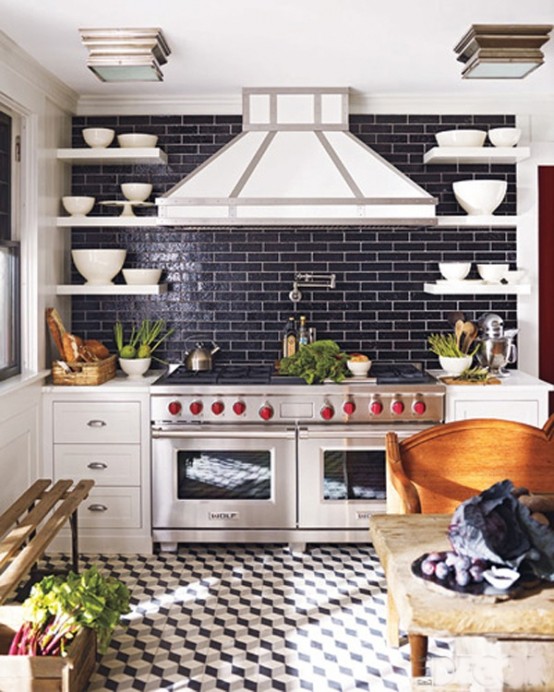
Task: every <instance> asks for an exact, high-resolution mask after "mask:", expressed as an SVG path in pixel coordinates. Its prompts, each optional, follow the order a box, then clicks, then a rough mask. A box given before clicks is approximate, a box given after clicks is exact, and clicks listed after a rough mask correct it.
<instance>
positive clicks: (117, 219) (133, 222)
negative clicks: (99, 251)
mask: <svg viewBox="0 0 554 692" xmlns="http://www.w3.org/2000/svg"><path fill="white" fill-rule="evenodd" d="M159 225H160V222H159V219H158V217H157V216H58V218H57V219H56V226H61V227H64V228H85V227H87V228H90V227H96V228H102V227H103V226H135V227H136V226H152V227H154V226H159Z"/></svg>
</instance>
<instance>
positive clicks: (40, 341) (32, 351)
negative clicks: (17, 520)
mask: <svg viewBox="0 0 554 692" xmlns="http://www.w3.org/2000/svg"><path fill="white" fill-rule="evenodd" d="M0 103H2V105H4V106H6V107H8V108H9V109H10V110H11V111H12V112H14V113H16V114H18V115H19V116H20V117H21V124H22V129H21V133H22V134H21V137H22V146H21V150H22V160H21V164H19V166H20V168H21V205H22V208H21V215H20V223H19V226H18V229H17V236H18V238H19V240H20V241H21V275H22V296H21V298H22V309H21V318H22V341H23V344H22V345H23V372H22V375H21V376H20V377H18V378H14V379H13V380H10V381H9V382H6V383H0V474H1V476H2V484H1V485H0V511H2V510H3V509H4V508H5V506H6V504H7V503H8V502H9V501H12V500H13V499H14V497H15V496H16V495H18V494H19V493H20V492H22V490H23V489H24V488H25V487H26V486H27V485H29V483H30V481H31V480H33V479H34V478H36V476H37V473H38V469H39V464H40V460H41V436H40V420H41V416H40V400H41V385H42V380H41V378H40V377H39V378H38V379H37V373H38V372H40V371H42V370H43V369H44V368H45V366H46V367H47V364H48V362H49V360H50V354H49V345H47V341H46V330H45V320H44V308H45V307H46V306H48V305H57V306H58V307H59V309H60V310H61V312H62V313H64V315H66V316H67V317H68V316H69V300H68V299H65V300H66V304H65V305H64V304H63V303H61V302H60V301H59V300H58V298H57V297H56V296H55V288H54V287H55V285H56V284H57V283H61V282H62V280H63V279H64V278H66V276H65V274H64V267H63V266H62V261H61V260H60V258H63V257H64V256H66V255H67V252H66V246H67V244H68V241H69V236H68V235H67V233H69V231H65V230H64V231H62V230H61V229H58V228H56V226H55V219H56V216H57V215H58V212H59V203H60V198H61V196H62V195H63V194H66V192H67V191H68V190H69V182H70V180H69V170H65V167H64V165H63V164H60V163H58V162H57V161H56V148H57V147H60V146H64V145H67V144H68V143H69V139H70V136H71V114H72V112H73V111H74V110H75V106H76V98H75V95H74V94H73V93H72V92H70V90H69V89H67V88H66V87H64V86H63V85H61V83H60V82H58V81H57V80H56V79H55V78H53V77H52V76H51V75H49V74H48V73H47V72H45V71H44V70H43V69H42V68H41V67H40V66H39V65H38V64H36V63H35V62H34V61H32V60H31V59H30V58H29V57H28V56H27V55H26V54H24V53H23V52H22V51H21V50H20V49H19V48H18V47H17V46H16V45H15V44H13V42H11V41H10V39H8V38H7V37H5V36H4V35H3V34H0Z"/></svg>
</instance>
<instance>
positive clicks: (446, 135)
mask: <svg viewBox="0 0 554 692" xmlns="http://www.w3.org/2000/svg"><path fill="white" fill-rule="evenodd" d="M486 136H487V133H486V132H485V131H484V130H444V132H437V133H436V134H435V139H436V140H437V144H438V145H439V147H482V146H483V144H484V143H485V138H486Z"/></svg>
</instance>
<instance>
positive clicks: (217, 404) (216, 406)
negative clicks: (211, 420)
mask: <svg viewBox="0 0 554 692" xmlns="http://www.w3.org/2000/svg"><path fill="white" fill-rule="evenodd" d="M224 408H225V405H224V403H223V402H222V401H214V403H213V404H212V413H214V414H215V415H216V416H219V415H221V414H222V413H223V409H224Z"/></svg>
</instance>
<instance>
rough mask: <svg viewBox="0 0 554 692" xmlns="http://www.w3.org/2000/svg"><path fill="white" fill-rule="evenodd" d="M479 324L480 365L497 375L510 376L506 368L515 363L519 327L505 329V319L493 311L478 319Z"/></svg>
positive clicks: (478, 356)
mask: <svg viewBox="0 0 554 692" xmlns="http://www.w3.org/2000/svg"><path fill="white" fill-rule="evenodd" d="M477 324H478V325H479V331H480V337H479V341H480V343H479V349H478V351H477V354H476V356H477V360H478V361H479V363H480V365H481V366H483V367H485V368H488V370H489V372H490V374H491V375H494V376H495V377H509V375H510V373H509V372H508V371H507V370H504V367H505V366H506V365H508V364H509V363H515V362H516V359H517V348H516V345H515V344H514V343H513V340H514V338H515V336H516V335H517V333H518V331H519V330H518V329H504V320H503V319H502V318H501V317H500V315H495V314H494V313H492V312H488V313H485V314H484V315H481V317H480V318H479V319H478V320H477Z"/></svg>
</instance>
